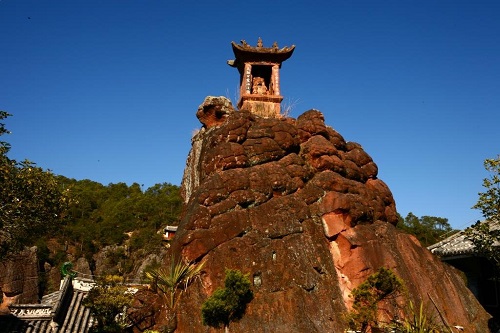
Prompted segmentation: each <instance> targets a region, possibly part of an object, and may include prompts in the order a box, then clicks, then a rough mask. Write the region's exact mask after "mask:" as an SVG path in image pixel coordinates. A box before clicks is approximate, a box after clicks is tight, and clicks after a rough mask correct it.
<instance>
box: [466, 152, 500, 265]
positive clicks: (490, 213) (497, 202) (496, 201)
mask: <svg viewBox="0 0 500 333" xmlns="http://www.w3.org/2000/svg"><path fill="white" fill-rule="evenodd" d="M484 168H485V169H486V170H487V171H488V172H489V174H490V175H489V177H488V178H484V179H483V187H484V188H485V192H479V193H478V195H479V199H478V201H477V203H476V204H475V205H474V206H473V207H472V208H473V209H479V210H481V212H482V214H483V217H484V218H485V221H484V222H480V221H477V222H476V223H475V224H474V225H472V226H471V227H469V228H467V229H466V230H465V235H466V237H467V239H469V240H470V241H471V242H472V244H474V247H475V252H476V254H477V255H479V256H483V257H485V258H486V259H488V260H489V261H490V262H491V263H492V264H494V265H495V267H496V268H497V273H499V272H500V249H499V246H498V242H499V241H500V230H499V229H498V228H497V227H493V225H494V224H498V223H499V222H500V155H498V156H497V157H496V158H494V159H486V160H485V161H484Z"/></svg>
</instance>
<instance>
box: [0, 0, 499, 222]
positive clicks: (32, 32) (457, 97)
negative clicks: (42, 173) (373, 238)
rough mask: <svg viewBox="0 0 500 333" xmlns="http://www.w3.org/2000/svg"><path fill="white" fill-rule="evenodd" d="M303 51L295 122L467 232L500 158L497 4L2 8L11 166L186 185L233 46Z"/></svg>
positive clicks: (1, 72)
mask: <svg viewBox="0 0 500 333" xmlns="http://www.w3.org/2000/svg"><path fill="white" fill-rule="evenodd" d="M258 37H262V39H263V41H264V45H265V46H270V45H271V44H272V43H273V42H274V41H277V42H278V43H279V45H280V46H285V45H288V46H289V45H292V44H295V45H296V50H295V53H294V55H293V56H292V58H290V59H289V60H287V61H286V62H285V63H284V64H283V67H282V70H281V88H282V89H281V90H282V94H283V95H284V96H285V101H286V102H287V103H289V104H294V105H295V106H294V108H293V110H292V112H291V116H292V117H297V116H299V115H300V114H302V113H303V112H305V111H307V110H309V109H311V108H315V109H318V110H320V111H322V112H323V113H324V115H325V119H326V123H327V124H328V125H330V126H332V127H333V128H334V129H336V130H337V131H338V132H339V133H341V134H342V135H343V136H344V138H345V139H346V140H348V141H355V142H358V143H360V144H361V145H362V146H363V147H364V149H365V150H366V151H367V152H368V154H370V155H371V156H372V158H373V159H374V161H375V162H376V163H377V165H378V166H379V177H380V178H381V179H382V180H384V181H385V182H386V183H387V184H388V185H389V187H390V188H391V190H392V192H393V194H394V197H395V199H396V204H397V208H398V211H399V212H400V213H401V214H402V215H403V216H405V215H406V214H407V213H408V212H410V211H411V212H413V213H414V214H416V215H417V216H422V215H432V216H441V217H446V218H448V219H449V220H450V223H451V224H452V225H453V226H454V227H456V228H462V227H464V226H466V225H469V224H471V223H472V222H473V221H475V220H477V219H479V218H481V215H480V213H479V212H478V211H475V210H472V209H470V207H471V206H472V205H473V204H474V203H475V202H476V200H477V193H478V192H479V191H481V190H482V186H481V183H482V179H483V178H484V177H486V176H487V173H486V171H485V170H484V168H483V160H484V159H485V158H491V157H495V156H497V154H499V153H500V145H499V144H500V140H499V135H498V128H499V124H500V119H499V111H500V1H496V0H491V1H481V0H479V1H478V0H474V1H472V0H470V1H460V0H450V1H448V0H429V1H427V0H420V1H401V0H397V1H355V0H349V1H347V0H346V1H288V2H285V1H260V0H255V1H247V2H240V1H210V2H209V1H166V0H106V1H96V0H85V1H81V0H70V1H69V0H0V42H1V43H0V45H1V52H0V109H2V110H5V111H8V112H9V113H11V114H13V117H10V118H9V119H7V127H8V128H9V129H10V130H11V131H12V134H11V135H10V136H8V137H6V138H5V139H7V141H9V142H10V143H11V144H12V151H11V153H10V157H11V158H15V159H24V158H28V159H30V160H32V161H34V162H36V163H37V164H38V165H39V166H41V167H43V168H48V169H51V170H53V172H54V173H56V174H61V175H64V176H66V177H70V178H76V179H92V180H95V181H98V182H101V183H103V184H108V183H117V182H126V183H128V184H131V183H133V182H137V183H139V184H144V188H147V187H149V186H151V185H153V184H155V183H161V182H170V183H172V184H178V185H179V184H180V182H181V179H182V173H183V169H184V166H185V162H186V157H187V154H188V151H189V149H190V145H191V143H190V139H191V135H192V133H193V131H195V130H196V129H198V128H200V125H201V124H200V123H199V122H198V120H197V118H196V116H195V112H196V109H197V107H198V105H199V104H200V103H201V102H202V101H203V99H204V97H205V96H207V95H225V96H228V97H230V98H231V99H233V100H234V99H235V95H236V91H237V85H238V73H237V71H236V70H235V69H234V68H231V67H229V66H227V64H226V60H228V59H232V58H233V54H232V51H231V46H230V42H231V41H237V42H239V41H240V40H241V39H245V40H246V41H247V42H248V43H250V44H252V45H255V44H256V41H257V38H258Z"/></svg>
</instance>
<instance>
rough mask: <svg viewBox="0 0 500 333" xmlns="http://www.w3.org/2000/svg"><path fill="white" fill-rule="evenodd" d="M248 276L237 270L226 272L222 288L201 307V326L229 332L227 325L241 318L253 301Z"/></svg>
mask: <svg viewBox="0 0 500 333" xmlns="http://www.w3.org/2000/svg"><path fill="white" fill-rule="evenodd" d="M250 287H251V283H250V280H249V278H248V275H245V274H243V273H242V272H240V271H239V270H231V269H228V270H226V278H225V280H224V288H219V289H217V290H216V291H215V292H214V293H213V294H212V296H210V297H209V298H207V300H206V301H205V302H204V303H203V305H202V307H201V315H202V319H203V324H204V325H208V326H211V327H215V328H219V327H221V326H224V328H225V331H226V332H229V324H230V323H231V322H232V321H237V320H239V319H241V318H242V317H243V315H244V314H245V310H246V307H247V304H248V303H249V302H250V301H251V300H252V299H253V292H252V290H251V289H250Z"/></svg>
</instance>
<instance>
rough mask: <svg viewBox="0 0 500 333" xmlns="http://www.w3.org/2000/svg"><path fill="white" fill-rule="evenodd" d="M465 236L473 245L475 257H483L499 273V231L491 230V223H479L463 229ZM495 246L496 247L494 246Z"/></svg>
mask: <svg viewBox="0 0 500 333" xmlns="http://www.w3.org/2000/svg"><path fill="white" fill-rule="evenodd" d="M465 236H466V237H467V239H469V240H470V241H471V242H472V244H474V252H475V254H476V255H478V256H481V257H485V258H486V259H488V261H490V262H491V263H492V264H493V265H494V266H495V267H496V269H497V272H500V248H499V247H498V244H497V243H498V241H499V240H500V229H496V228H495V229H493V228H491V221H484V222H480V221H477V222H476V223H475V224H473V225H472V226H470V227H469V228H467V229H465ZM495 244H497V245H495Z"/></svg>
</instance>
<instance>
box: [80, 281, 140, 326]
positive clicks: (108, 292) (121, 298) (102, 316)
mask: <svg viewBox="0 0 500 333" xmlns="http://www.w3.org/2000/svg"><path fill="white" fill-rule="evenodd" d="M121 282H122V278H120V277H118V276H114V275H108V276H106V277H104V278H102V279H100V280H98V281H97V284H96V285H95V286H94V287H93V288H92V289H91V290H90V291H89V294H88V295H87V297H86V298H85V299H84V300H83V305H84V306H86V307H88V308H89V309H90V312H91V313H92V315H93V316H94V317H95V318H96V319H97V327H95V328H94V332H99V333H115V332H116V333H118V332H123V328H124V324H123V321H119V320H117V318H118V315H119V314H124V313H126V308H127V307H128V306H130V304H131V303H132V300H133V295H132V294H130V293H129V292H128V290H127V287H126V286H123V285H121V284H120V283H121Z"/></svg>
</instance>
